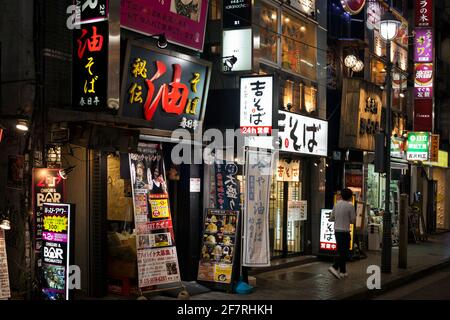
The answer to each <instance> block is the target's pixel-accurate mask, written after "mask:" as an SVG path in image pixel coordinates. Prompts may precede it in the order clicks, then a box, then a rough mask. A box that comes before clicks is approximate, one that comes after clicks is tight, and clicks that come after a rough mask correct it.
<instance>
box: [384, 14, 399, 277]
mask: <svg viewBox="0 0 450 320" xmlns="http://www.w3.org/2000/svg"><path fill="white" fill-rule="evenodd" d="M400 24H401V22H400V21H399V20H398V19H396V18H395V16H394V15H393V14H392V13H391V12H390V11H387V12H386V13H385V14H383V16H382V17H381V21H380V35H381V38H383V40H385V41H386V60H387V61H386V95H387V106H386V128H385V139H386V143H385V144H386V151H385V152H386V153H385V161H386V165H385V170H386V187H385V205H384V207H385V208H384V215H383V248H382V253H381V272H384V273H390V272H391V258H392V257H391V256H392V235H391V221H392V217H391V212H390V208H389V207H390V195H391V190H390V185H391V131H392V129H391V127H392V123H391V108H392V93H391V91H392V62H391V41H392V40H394V39H395V38H396V37H397V33H398V29H399V27H400Z"/></svg>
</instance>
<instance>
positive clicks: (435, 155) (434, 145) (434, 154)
mask: <svg viewBox="0 0 450 320" xmlns="http://www.w3.org/2000/svg"><path fill="white" fill-rule="evenodd" d="M439 138H440V136H439V135H438V134H432V135H431V143H430V162H439Z"/></svg>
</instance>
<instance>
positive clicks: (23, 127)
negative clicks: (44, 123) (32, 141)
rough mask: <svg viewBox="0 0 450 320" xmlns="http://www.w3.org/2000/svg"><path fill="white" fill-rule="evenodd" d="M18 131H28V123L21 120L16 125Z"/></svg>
mask: <svg viewBox="0 0 450 320" xmlns="http://www.w3.org/2000/svg"><path fill="white" fill-rule="evenodd" d="M16 128H17V130H20V131H28V122H27V121H26V120H23V119H20V120H18V121H17V124H16Z"/></svg>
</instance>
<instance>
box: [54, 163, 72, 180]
mask: <svg viewBox="0 0 450 320" xmlns="http://www.w3.org/2000/svg"><path fill="white" fill-rule="evenodd" d="M74 168H75V166H70V167H68V168H65V169H59V172H58V173H59V176H60V177H61V178H63V179H64V180H66V179H67V177H68V176H69V174H70V173H71V172H72V171H73V169H74Z"/></svg>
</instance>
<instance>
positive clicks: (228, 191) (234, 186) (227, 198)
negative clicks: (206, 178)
mask: <svg viewBox="0 0 450 320" xmlns="http://www.w3.org/2000/svg"><path fill="white" fill-rule="evenodd" d="M237 172H238V167H237V165H236V164H235V163H234V162H227V163H216V164H215V181H216V203H217V207H218V209H222V210H239V209H240V184H239V180H237Z"/></svg>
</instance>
